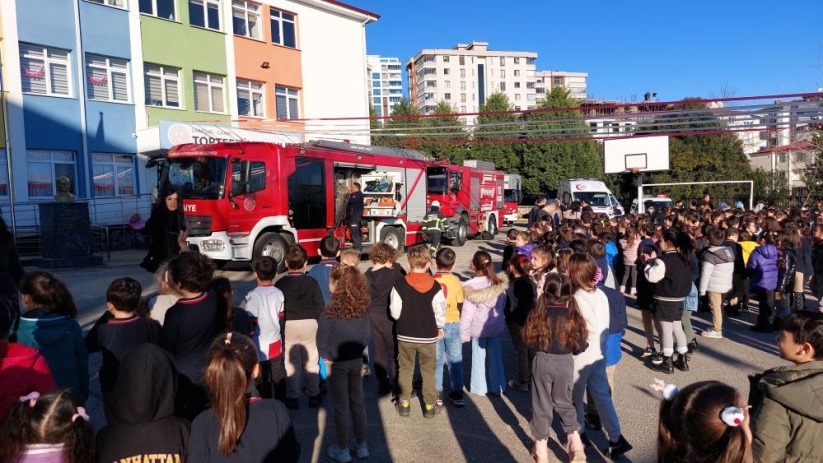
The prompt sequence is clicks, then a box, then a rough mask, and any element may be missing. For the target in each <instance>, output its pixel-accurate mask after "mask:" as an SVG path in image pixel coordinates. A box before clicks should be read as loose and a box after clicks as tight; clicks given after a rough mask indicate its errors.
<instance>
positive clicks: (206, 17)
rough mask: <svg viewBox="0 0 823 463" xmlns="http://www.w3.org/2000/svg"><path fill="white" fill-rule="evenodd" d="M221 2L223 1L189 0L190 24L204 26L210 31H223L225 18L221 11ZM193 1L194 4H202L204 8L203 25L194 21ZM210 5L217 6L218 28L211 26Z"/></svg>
mask: <svg viewBox="0 0 823 463" xmlns="http://www.w3.org/2000/svg"><path fill="white" fill-rule="evenodd" d="M220 2H221V0H188V4H189V25H191V26H194V27H200V28H203V29H208V30H210V31H218V32H222V31H223V18H222V15H221V14H220V13H221V5H220ZM193 3H194V4H197V3H199V4H200V5H199V7H200V8H201V9H202V10H203V25H200V24H194V23H193V22H192V14H191V8H192V4H193ZM209 5H215V6H217V28H214V27H210V26H209Z"/></svg>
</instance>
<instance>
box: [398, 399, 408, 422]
mask: <svg viewBox="0 0 823 463" xmlns="http://www.w3.org/2000/svg"><path fill="white" fill-rule="evenodd" d="M394 406H395V408H397V414H398V415H400V416H402V417H403V418H408V417H409V415H411V404H409V401H408V400H398V401H397V403H395V405H394Z"/></svg>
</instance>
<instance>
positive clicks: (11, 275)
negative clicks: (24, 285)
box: [0, 217, 26, 338]
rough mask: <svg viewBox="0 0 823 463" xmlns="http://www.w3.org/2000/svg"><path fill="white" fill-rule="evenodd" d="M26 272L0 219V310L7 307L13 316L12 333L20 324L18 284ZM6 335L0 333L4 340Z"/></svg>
mask: <svg viewBox="0 0 823 463" xmlns="http://www.w3.org/2000/svg"><path fill="white" fill-rule="evenodd" d="M24 276H26V272H25V271H24V270H23V266H22V265H20V257H18V255H17V248H16V247H15V246H14V237H13V236H12V234H11V232H9V229H8V228H7V227H6V222H5V221H4V220H3V218H2V217H0V299H2V301H0V310H2V308H3V307H8V309H10V310H11V311H12V315H13V316H14V318H13V320H14V323H13V327H12V333H14V332H16V331H17V326H18V325H19V322H20V305H19V301H20V282H22V281H23V277H24ZM6 334H7V333H0V338H5V337H6Z"/></svg>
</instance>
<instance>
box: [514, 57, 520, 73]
mask: <svg viewBox="0 0 823 463" xmlns="http://www.w3.org/2000/svg"><path fill="white" fill-rule="evenodd" d="M514 64H520V58H514ZM514 72H518V71H514ZM515 75H517V74H515Z"/></svg>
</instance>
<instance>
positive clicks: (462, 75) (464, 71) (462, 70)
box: [460, 69, 466, 79]
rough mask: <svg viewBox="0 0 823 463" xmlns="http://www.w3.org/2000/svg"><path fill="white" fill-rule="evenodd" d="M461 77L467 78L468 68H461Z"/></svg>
mask: <svg viewBox="0 0 823 463" xmlns="http://www.w3.org/2000/svg"><path fill="white" fill-rule="evenodd" d="M460 78H461V79H465V78H466V70H465V69H461V70H460Z"/></svg>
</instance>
